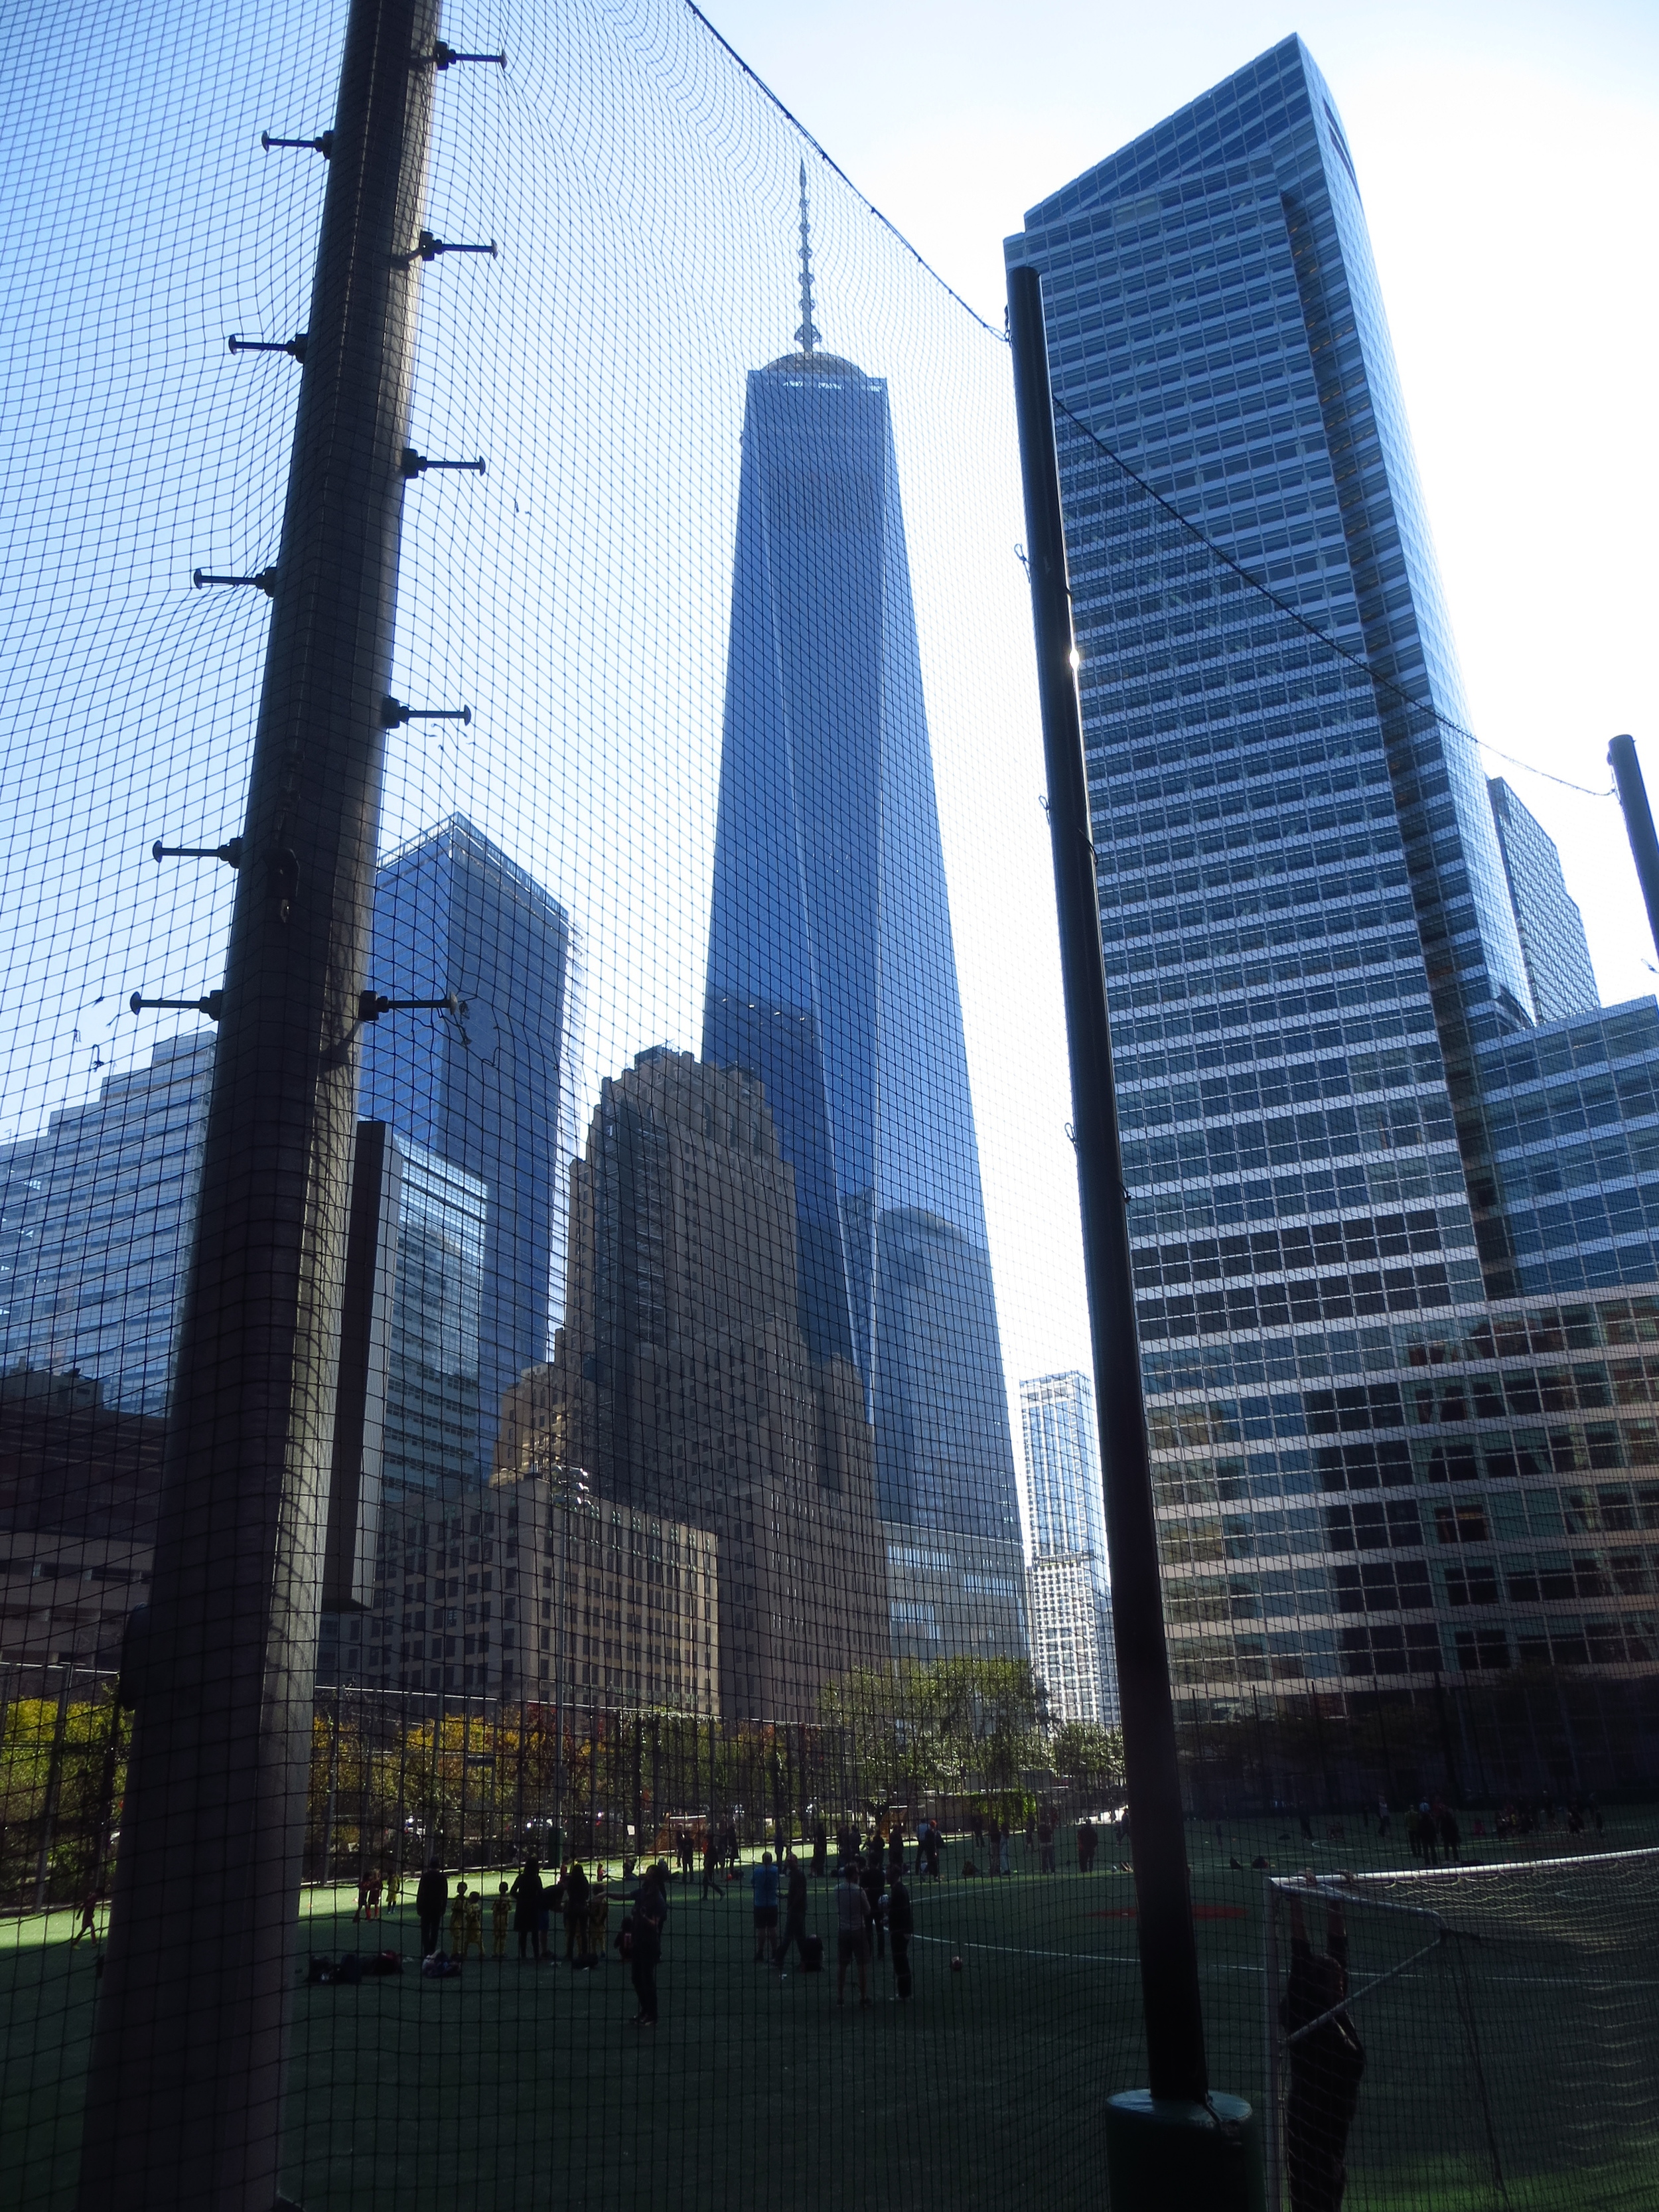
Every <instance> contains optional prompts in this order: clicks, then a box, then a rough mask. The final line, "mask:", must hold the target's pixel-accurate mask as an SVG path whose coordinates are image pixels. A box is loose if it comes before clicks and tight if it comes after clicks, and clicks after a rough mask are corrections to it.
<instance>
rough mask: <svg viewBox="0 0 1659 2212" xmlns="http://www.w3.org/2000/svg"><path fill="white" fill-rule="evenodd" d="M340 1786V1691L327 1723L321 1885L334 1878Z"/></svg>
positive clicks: (325, 1886) (335, 1697) (337, 1693)
mask: <svg viewBox="0 0 1659 2212" xmlns="http://www.w3.org/2000/svg"><path fill="white" fill-rule="evenodd" d="M339 1786H340V1693H339V1692H338V1691H336V1692H334V1703H333V1705H332V1706H331V1708H330V1711H329V1723H328V1806H327V1809H326V1811H325V1813H324V1814H323V1865H322V1875H323V1887H324V1888H325V1889H326V1888H327V1887H329V1885H330V1884H331V1882H332V1881H333V1880H334V1801H335V1797H336V1795H337V1792H338V1790H339Z"/></svg>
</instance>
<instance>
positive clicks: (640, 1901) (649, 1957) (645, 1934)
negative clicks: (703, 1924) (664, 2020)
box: [628, 1859, 668, 2027]
mask: <svg viewBox="0 0 1659 2212" xmlns="http://www.w3.org/2000/svg"><path fill="white" fill-rule="evenodd" d="M667 1924H668V1869H667V1868H666V1867H665V1865H664V1864H663V1863H662V1862H661V1860H660V1859H659V1861H658V1862H657V1863H656V1865H655V1866H653V1867H647V1869H646V1874H645V1880H644V1881H642V1882H641V1884H640V1888H639V1894H638V1895H637V1896H636V1897H635V1899H634V1925H633V1930H632V1934H631V1936H630V1939H629V1954H628V1962H629V1966H630V1967H631V1968H632V1970H633V1975H634V1994H635V1996H636V1997H637V1998H638V1999H639V2004H640V2008H639V2010H638V2011H637V2012H636V2013H635V2015H634V2018H633V2021H632V2023H631V2025H632V2026H634V2027H655V2026H656V2025H657V1967H658V1965H659V1962H660V1960H661V1958H662V1933H663V1929H665V1927H666V1926H667Z"/></svg>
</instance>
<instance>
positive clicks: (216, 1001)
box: [127, 991, 225, 1022]
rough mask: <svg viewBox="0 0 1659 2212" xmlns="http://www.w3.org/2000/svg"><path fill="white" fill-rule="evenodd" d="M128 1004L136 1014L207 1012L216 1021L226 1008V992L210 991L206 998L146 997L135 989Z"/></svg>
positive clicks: (208, 1016)
mask: <svg viewBox="0 0 1659 2212" xmlns="http://www.w3.org/2000/svg"><path fill="white" fill-rule="evenodd" d="M127 1004H128V1006H131V1009H132V1011H133V1012H134V1013H135V1014H143V1013H152V1014H154V1013H174V1014H205V1015H206V1016H207V1018H208V1019H209V1020H210V1022H216V1021H217V1020H218V1018H219V1017H220V1015H221V1014H222V1012H224V1010H225V994H224V993H223V992H222V991H210V992H209V993H208V994H207V996H206V998H205V999H146V998H145V997H144V996H143V994H142V993H140V992H137V991H135V992H134V993H133V994H132V996H131V998H130V999H129V1000H127Z"/></svg>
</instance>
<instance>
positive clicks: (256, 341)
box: [226, 331, 307, 361]
mask: <svg viewBox="0 0 1659 2212" xmlns="http://www.w3.org/2000/svg"><path fill="white" fill-rule="evenodd" d="M306 335H307V334H306V332H305V331H296V333H295V336H294V337H291V338H245V337H242V336H241V334H240V332H239V331H232V332H231V334H230V337H229V338H228V340H227V341H226V343H228V346H229V347H230V349H231V351H232V352H233V353H285V354H289V355H290V356H292V357H293V358H294V360H295V361H303V360H304V359H305V357H306Z"/></svg>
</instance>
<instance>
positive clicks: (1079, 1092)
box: [1008, 269, 1209, 2105]
mask: <svg viewBox="0 0 1659 2212" xmlns="http://www.w3.org/2000/svg"><path fill="white" fill-rule="evenodd" d="M1008 327H1009V337H1010V340H1011V343H1012V349H1013V360H1014V401H1015V406H1016V409H1017V411H1018V419H1019V451H1020V466H1021V471H1022V473H1023V475H1024V483H1025V530H1026V553H1027V558H1028V561H1029V564H1030V580H1031V613H1032V620H1033V623H1034V626H1035V629H1036V658H1037V689H1038V693H1039V696H1040V699H1041V702H1042V744H1043V757H1044V761H1045V764H1046V768H1047V772H1048V829H1049V836H1050V837H1051V839H1052V842H1053V846H1054V894H1055V901H1056V904H1057V906H1058V908H1059V920H1060V970H1061V975H1062V977H1063V980H1064V984H1065V994H1066V1039H1067V1042H1068V1045H1069V1047H1070V1053H1071V1063H1072V1104H1073V1128H1074V1129H1075V1131H1076V1149H1077V1166H1078V1189H1079V1198H1080V1201H1081V1208H1082V1215H1083V1253H1084V1267H1085V1276H1086V1279H1087V1284H1088V1294H1089V1326H1090V1334H1091V1340H1092V1343H1093V1347H1094V1361H1095V1387H1096V1392H1097V1399H1098V1402H1099V1409H1100V1441H1101V1448H1102V1449H1101V1456H1102V1461H1103V1467H1104V1474H1105V1497H1106V1535H1107V1546H1108V1550H1109V1553H1110V1557H1111V1565H1112V1622H1113V1629H1114V1632H1115V1644H1116V1648H1117V1666H1118V1678H1119V1681H1120V1684H1121V1692H1122V1720H1123V1759H1124V1768H1125V1776H1126V1780H1127V1786H1128V1796H1129V1820H1130V1826H1131V1830H1132V1832H1133V1857H1134V1869H1135V1889H1136V1894H1137V1897H1138V1899H1139V1907H1140V1913H1139V1931H1140V1982H1141V2000H1142V2003H1143V2006H1144V2008H1145V2012H1146V2057H1147V2067H1148V2073H1149V2076H1150V2079H1151V2083H1152V2095H1153V2096H1154V2097H1155V2098H1184V2099H1188V2100H1192V2101H1193V2102H1194V2103H1197V2104H1200V2105H1201V2104H1202V2103H1203V2102H1204V2100H1205V2098H1206V2093H1207V2090H1208V2086H1209V2075H1208V2069H1207V2067H1206V2062H1205V2054H1204V2021H1203V2011H1202V2008H1201V2005H1200V1997H1199V1984H1198V1950H1197V1945H1196V1943H1195V1942H1194V1933H1193V1921H1192V1912H1191V1905H1190V1900H1189V1898H1188V1872H1187V1838H1186V1833H1185V1830H1184V1828H1183V1826H1182V1815H1181V1776H1180V1771H1179V1768H1178V1765H1177V1763H1176V1725H1175V1709H1174V1706H1173V1704H1172V1702H1171V1699H1170V1663H1169V1653H1168V1650H1167V1649H1166V1646H1165V1643H1164V1605H1163V1596H1162V1591H1161V1588H1160V1583H1159V1577H1158V1524H1157V1521H1156V1518H1155V1516H1154V1514H1153V1510H1152V1464H1151V1460H1150V1458H1149V1455H1148V1451H1147V1443H1146V1407H1145V1405H1144V1403H1143V1401H1142V1398H1141V1389H1140V1353H1139V1346H1138V1344H1137V1341H1136V1337H1135V1321H1134V1291H1133V1281H1132V1279H1131V1275H1130V1267H1129V1224H1128V1217H1127V1212H1126V1210H1125V1206H1124V1196H1123V1164H1122V1158H1121V1151H1120V1147H1119V1142H1118V1125H1117V1100H1116V1095H1115V1089H1114V1085H1113V1078H1112V1047H1111V1033H1110V1029H1109V1022H1108V1018H1107V1011H1106V971H1105V968H1104V966H1103V963H1102V960H1101V952H1100V909H1099V903H1098V896H1097V890H1096V885H1095V854H1094V847H1093V844H1092V842H1091V838H1090V832H1089V793H1088V784H1087V779H1086V775H1085V768H1084V759H1083V716H1082V710H1081V708H1080V706H1079V699H1078V689H1077V666H1076V662H1075V659H1074V657H1073V656H1074V650H1075V647H1074V642H1073V631H1072V606H1071V592H1070V589H1069V586H1068V585H1067V583H1066V536H1065V529H1064V525H1063V521H1062V518H1061V513H1060V466H1059V460H1058V457H1057V455H1056V453H1055V447H1054V414H1053V404H1052V400H1051V398H1050V394H1049V387H1048V345H1047V340H1046V338H1045V336H1044V332H1043V327H1042V283H1041V280H1040V278H1039V277H1038V276H1037V272H1036V270H1034V269H1012V270H1010V271H1009V273H1008Z"/></svg>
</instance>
